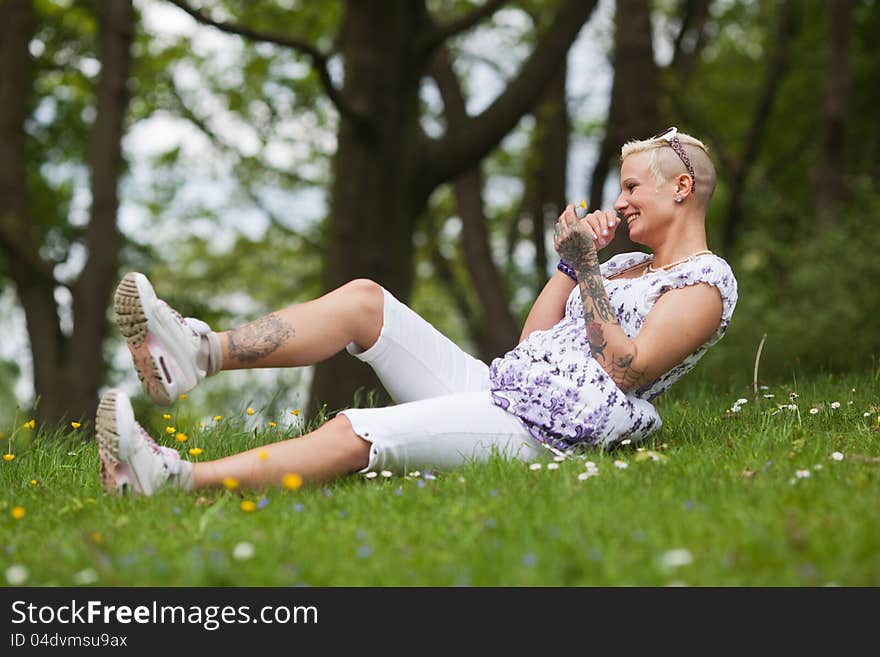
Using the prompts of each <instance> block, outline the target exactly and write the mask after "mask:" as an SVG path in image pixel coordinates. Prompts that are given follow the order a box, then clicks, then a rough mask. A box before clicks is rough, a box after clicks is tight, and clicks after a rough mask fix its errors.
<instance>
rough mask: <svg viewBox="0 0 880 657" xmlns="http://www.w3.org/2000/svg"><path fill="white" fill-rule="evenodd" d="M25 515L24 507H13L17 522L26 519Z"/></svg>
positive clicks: (13, 514) (13, 515)
mask: <svg viewBox="0 0 880 657" xmlns="http://www.w3.org/2000/svg"><path fill="white" fill-rule="evenodd" d="M24 514H25V510H24V507H21V506H14V507H12V517H13V518H14V519H15V520H21V519H22V518H24Z"/></svg>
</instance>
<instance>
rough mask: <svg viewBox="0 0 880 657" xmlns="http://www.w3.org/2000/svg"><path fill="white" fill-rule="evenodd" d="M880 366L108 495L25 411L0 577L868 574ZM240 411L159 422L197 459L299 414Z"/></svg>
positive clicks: (140, 581) (5, 580) (717, 579)
mask: <svg viewBox="0 0 880 657" xmlns="http://www.w3.org/2000/svg"><path fill="white" fill-rule="evenodd" d="M878 378H880V372H868V373H864V374H858V375H847V376H831V375H826V376H818V377H812V378H809V379H797V380H796V379H794V378H793V379H792V381H790V382H785V383H780V384H777V385H771V386H762V387H761V388H760V389H759V390H758V394H757V395H755V394H753V391H752V390H751V389H750V388H751V386H748V387H746V388H744V389H742V390H738V391H734V392H733V393H731V392H729V391H726V390H720V389H718V388H715V387H712V386H705V387H701V386H691V387H690V388H688V389H686V390H685V392H684V394H676V393H677V392H678V391H676V390H673V391H671V392H670V393H668V395H667V396H666V397H665V398H661V399H660V400H658V409H659V411H660V413H661V415H662V417H663V420H664V425H663V428H662V429H661V430H660V431H659V432H658V433H656V434H655V435H654V436H652V438H651V439H649V440H648V441H647V442H646V443H644V444H642V445H638V446H636V445H626V446H623V447H620V448H618V449H616V450H614V451H612V452H600V451H592V452H587V453H584V454H575V455H571V456H569V457H567V458H564V459H561V458H560V457H554V456H553V455H552V454H550V453H549V452H548V454H547V458H546V459H545V460H543V461H542V462H540V463H535V464H525V463H520V462H516V461H505V460H502V459H500V458H496V459H493V460H492V461H491V462H489V463H487V464H472V465H469V466H467V467H465V468H462V469H460V470H456V471H452V472H438V471H434V472H411V473H408V474H406V475H404V476H400V475H392V474H391V473H387V472H386V473H381V472H380V473H371V474H370V475H364V474H356V475H352V476H350V477H347V478H344V479H340V480H338V481H336V482H334V483H332V484H328V485H323V486H315V487H307V486H304V487H300V486H298V482H297V481H296V480H295V478H291V481H288V487H287V488H285V487H278V488H273V489H269V490H264V491H241V490H238V489H237V488H235V487H230V488H229V489H225V490H217V491H210V492H201V493H198V492H197V493H182V492H178V491H170V490H169V491H161V492H160V493H159V494H157V495H156V496H155V497H153V498H143V497H122V496H111V495H107V494H105V493H104V492H103V489H102V488H101V485H100V477H99V467H98V458H97V450H96V444H95V440H94V435H93V434H90V433H89V430H88V428H87V427H85V426H79V427H74V426H64V427H59V428H58V429H57V430H55V431H45V430H44V431H39V432H38V431H37V429H36V428H35V427H32V425H30V423H29V422H28V419H27V418H17V420H16V423H17V424H16V426H14V427H12V428H11V429H10V430H9V431H7V432H6V435H5V436H4V438H3V441H2V442H0V449H2V450H3V452H4V453H5V456H4V457H3V460H2V461H0V490H2V493H0V554H2V567H0V571H2V575H0V584H2V585H4V586H40V587H43V586H111V587H118V586H321V587H336V586H354V587H362V586H368V587H385V586H404V587H408V586H427V587H449V586H471V587H484V586H493V587H509V586H522V587H532V586H550V587H562V586H565V587H573V586H576V587H597V586H598V587H617V586H644V587H656V586H693V587H704V586H711V587H753V586H771V587H775V586H785V587H790V586H804V587H816V586H835V585H837V586H850V587H861V586H877V585H880V529H878V528H880V504H878V499H880V495H878V494H880V435H878V432H880V395H878V394H877V391H878ZM251 411H252V414H248V412H247V411H246V410H245V409H244V408H241V409H217V413H218V415H217V416H207V417H195V416H192V415H190V414H189V413H188V410H187V402H186V400H181V401H179V402H178V403H177V404H176V405H175V407H173V409H172V410H170V411H168V415H169V417H163V416H162V411H160V410H154V411H152V413H153V414H154V415H155V417H153V418H151V421H150V426H151V428H152V429H153V432H154V435H155V434H157V433H161V434H162V435H161V437H160V438H159V440H160V442H162V443H163V444H166V445H173V446H175V447H177V448H179V449H180V450H181V452H182V454H184V456H185V457H186V458H190V459H193V460H204V459H209V458H215V457H217V456H221V455H224V454H227V453H230V452H233V451H238V450H241V449H245V448H251V447H254V446H257V445H261V444H265V443H269V442H272V441H275V440H279V439H281V438H283V437H286V436H287V435H289V434H290V433H291V432H294V433H298V432H301V431H302V430H304V429H307V428H308V427H306V426H303V423H302V422H300V421H299V417H300V416H299V415H297V414H296V413H297V409H288V410H286V411H284V413H285V417H283V418H282V417H280V416H279V417H266V416H265V415H264V414H263V413H262V412H261V411H260V409H251ZM316 422H320V419H318V420H316ZM270 423H271V424H270ZM156 427H167V429H166V430H165V431H164V432H162V431H159V430H157V429H156ZM191 450H192V452H191ZM230 484H231V485H232V482H230Z"/></svg>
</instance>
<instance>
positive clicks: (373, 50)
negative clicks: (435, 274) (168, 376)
mask: <svg viewBox="0 0 880 657" xmlns="http://www.w3.org/2000/svg"><path fill="white" fill-rule="evenodd" d="M594 6H595V0H590V1H588V2H585V1H584V0H564V1H563V2H562V4H561V5H560V8H559V10H558V11H557V13H556V15H555V16H554V19H553V21H552V24H551V25H550V27H549V28H548V29H547V30H546V31H545V33H544V34H543V35H542V37H541V39H540V40H539V42H538V45H537V46H536V47H535V49H534V50H533V52H532V55H531V56H530V57H529V58H528V59H527V60H526V62H525V63H524V64H523V65H522V67H521V69H520V71H519V73H518V75H517V76H516V77H515V78H514V79H513V80H512V81H511V82H510V84H509V85H508V86H507V88H506V89H505V91H504V93H502V94H501V96H499V97H498V98H497V99H496V101H495V102H493V103H492V105H491V106H490V107H489V108H488V109H487V110H485V111H484V112H483V113H482V114H480V115H479V116H477V117H468V119H467V121H465V122H464V124H463V125H462V127H461V128H460V129H459V130H457V131H454V132H453V131H447V134H446V135H445V136H444V138H443V139H440V140H436V141H430V140H427V139H426V138H425V137H424V135H423V133H422V131H421V129H420V125H419V118H420V117H419V83H420V80H421V78H422V77H423V76H424V75H425V74H426V67H427V63H428V61H429V57H430V55H432V54H433V53H432V52H431V50H430V49H427V48H426V47H425V44H432V39H433V37H434V36H435V35H436V34H437V33H436V30H435V28H434V26H433V25H432V23H431V21H430V17H429V16H428V13H427V10H426V8H425V2H424V0H419V1H418V2H416V1H415V0H370V1H367V0H348V2H346V5H345V7H346V8H345V17H344V19H343V29H342V51H341V54H342V56H343V58H344V60H345V63H346V70H345V85H344V88H343V90H342V95H343V97H344V98H345V100H346V105H347V106H348V107H351V108H352V109H353V110H354V112H355V113H356V115H358V116H365V117H368V118H367V120H366V122H357V121H353V120H348V119H346V117H344V116H343V117H341V119H340V128H339V137H338V147H337V153H336V158H335V161H334V183H333V188H332V200H331V210H330V217H329V220H328V226H327V252H326V260H325V262H326V265H325V266H326V270H325V273H324V287H325V289H327V290H330V289H333V288H335V287H338V286H339V285H342V284H344V283H345V282H347V281H349V280H351V279H353V278H358V277H364V276H369V277H371V278H373V279H375V280H376V281H377V282H379V283H381V284H382V285H383V286H385V287H386V288H387V289H388V290H389V291H390V292H392V293H393V294H394V295H395V296H397V297H398V298H400V299H401V301H407V300H408V298H409V294H410V290H411V288H412V280H413V244H412V235H413V232H414V228H415V221H416V219H417V218H418V217H419V215H420V214H421V213H422V211H423V210H424V208H425V206H426V203H427V200H428V197H429V196H430V194H431V193H432V192H433V191H434V190H435V189H436V188H437V187H438V186H439V185H441V184H443V183H445V182H447V181H449V180H452V179H454V178H456V177H457V176H459V175H461V174H462V173H463V172H464V171H467V170H469V169H472V168H473V167H474V166H476V165H477V163H478V162H479V161H480V159H482V158H483V157H485V155H486V154H487V153H488V152H489V151H491V150H492V149H493V148H495V147H496V146H497V145H498V143H499V142H500V141H501V139H503V137H504V136H505V135H507V134H508V133H509V132H510V130H512V129H513V128H514V127H515V126H516V124H517V123H518V122H519V120H520V118H522V116H523V115H524V114H526V113H527V112H529V111H530V110H531V108H532V107H533V106H534V104H535V102H537V100H538V98H540V96H541V94H542V93H543V91H544V89H545V88H546V85H547V84H548V82H549V80H550V79H551V77H552V74H553V72H554V71H555V70H557V69H558V67H559V65H560V63H561V62H562V60H563V59H564V58H565V55H566V54H567V52H568V48H569V46H570V44H571V42H572V41H573V40H574V37H575V36H576V35H577V33H578V32H579V31H580V28H581V27H582V25H583V24H584V22H585V21H586V19H587V18H588V17H589V15H590V14H591V13H592V10H593V8H594ZM432 45H434V46H436V47H442V45H443V44H442V41H441V42H440V43H436V44H432ZM359 388H365V389H375V390H377V391H379V393H380V394H379V396H378V400H379V401H380V402H382V401H384V400H386V399H387V395H386V394H385V392H384V391H383V390H382V389H381V387H380V386H379V385H378V382H377V380H376V378H375V376H374V375H373V373H372V371H371V370H370V368H369V367H368V366H366V365H364V364H362V363H361V362H360V361H358V360H356V359H354V358H352V357H350V356H349V355H347V354H344V353H343V354H338V355H336V356H334V357H333V358H331V359H329V360H327V361H324V362H323V363H320V364H318V365H317V366H316V367H315V374H314V379H313V381H312V388H311V394H310V400H309V408H310V410H311V411H314V410H316V409H317V408H320V407H322V406H325V405H326V406H327V408H328V409H329V410H330V411H331V412H332V411H335V410H337V409H342V408H345V407H347V406H350V405H351V403H352V393H353V392H354V391H355V390H357V389H359Z"/></svg>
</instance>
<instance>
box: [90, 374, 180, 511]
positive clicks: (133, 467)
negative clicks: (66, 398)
mask: <svg viewBox="0 0 880 657" xmlns="http://www.w3.org/2000/svg"><path fill="white" fill-rule="evenodd" d="M95 429H96V433H97V434H98V455H99V456H100V458H101V479H102V481H103V483H104V490H106V491H107V492H108V493H126V492H128V493H136V494H142V495H152V494H153V493H154V492H156V490H158V489H159V488H161V487H162V486H163V485H164V484H165V483H166V482H167V481H168V479H169V477H171V476H172V475H176V474H178V473H179V472H180V454H178V452H177V451H176V450H174V449H171V448H170V447H162V446H160V445H157V444H156V443H155V441H154V440H153V439H152V438H150V435H149V434H148V433H147V432H146V431H145V430H144V428H143V427H142V426H141V425H140V424H138V423H137V422H136V421H135V419H134V411H133V410H132V408H131V402H130V401H129V399H128V395H126V394H125V393H124V392H122V391H121V390H109V391H107V392H106V393H104V396H103V397H102V398H101V402H100V404H98V413H97V417H96V418H95Z"/></svg>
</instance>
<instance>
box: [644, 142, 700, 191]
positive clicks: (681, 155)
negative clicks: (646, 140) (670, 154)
mask: <svg viewBox="0 0 880 657" xmlns="http://www.w3.org/2000/svg"><path fill="white" fill-rule="evenodd" d="M651 139H662V140H664V141H665V142H667V143H668V144H669V145H670V146H671V147H672V150H674V151H675V154H676V155H678V159H680V160H681V161H682V162H684V166H685V168H686V169H687V172H688V173H689V174H690V176H691V180H692V181H693V184H692V185H691V190H694V189H696V188H697V175H696V174H695V173H694V167H693V166H692V165H691V160H690V158H689V157H688V156H687V153H685V152H684V146H682V145H681V142H680V141H679V139H678V128H676V127H675V126H672V127H671V128H667V129H666V130H665V131H663V132H661V133H660V134H657V135H654V136H653V137H651Z"/></svg>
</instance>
